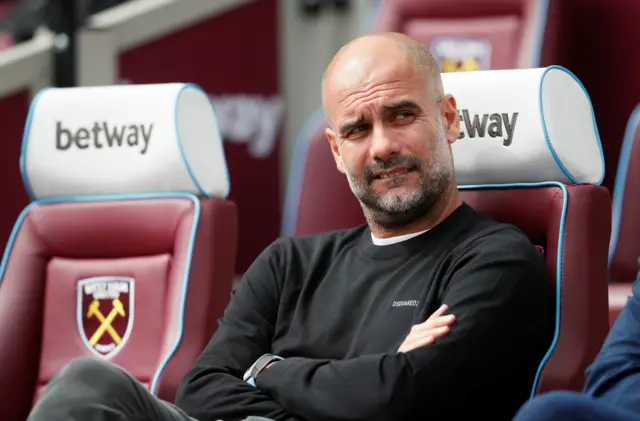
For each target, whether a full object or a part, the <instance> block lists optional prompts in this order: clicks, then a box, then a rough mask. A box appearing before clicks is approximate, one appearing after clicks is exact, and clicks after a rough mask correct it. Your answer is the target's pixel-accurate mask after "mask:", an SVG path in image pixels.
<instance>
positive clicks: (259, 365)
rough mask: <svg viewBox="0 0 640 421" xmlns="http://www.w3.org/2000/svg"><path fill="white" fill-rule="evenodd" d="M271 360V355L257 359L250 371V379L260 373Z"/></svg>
mask: <svg viewBox="0 0 640 421" xmlns="http://www.w3.org/2000/svg"><path fill="white" fill-rule="evenodd" d="M272 359H273V355H271V354H265V355H263V356H262V357H260V358H258V361H256V363H255V364H254V365H253V369H252V370H251V377H253V378H255V377H256V375H257V374H258V373H259V372H260V371H262V369H263V368H264V366H265V365H267V364H268V363H269V362H270V361H271V360H272Z"/></svg>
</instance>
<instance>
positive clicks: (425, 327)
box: [398, 304, 456, 353]
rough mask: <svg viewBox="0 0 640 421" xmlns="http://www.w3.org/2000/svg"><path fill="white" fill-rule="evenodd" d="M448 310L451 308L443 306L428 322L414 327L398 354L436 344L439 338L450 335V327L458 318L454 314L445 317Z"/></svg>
mask: <svg viewBox="0 0 640 421" xmlns="http://www.w3.org/2000/svg"><path fill="white" fill-rule="evenodd" d="M447 308H449V307H447V305H446V304H443V305H442V306H440V308H439V309H438V310H436V311H435V312H434V313H433V314H432V315H431V317H429V318H428V319H427V321H426V322H424V323H420V324H418V325H413V326H412V327H411V331H410V332H409V335H408V336H407V337H406V339H405V340H404V342H402V345H400V348H398V353H401V352H409V351H411V350H413V349H416V348H420V347H423V346H426V345H430V344H432V343H433V342H435V340H436V339H437V338H439V337H441V336H444V335H446V334H447V333H449V326H450V325H451V323H453V322H454V320H455V319H456V316H454V315H453V314H448V315H446V316H443V314H444V312H445V311H447Z"/></svg>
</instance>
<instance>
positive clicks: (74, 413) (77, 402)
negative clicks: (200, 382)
mask: <svg viewBox="0 0 640 421" xmlns="http://www.w3.org/2000/svg"><path fill="white" fill-rule="evenodd" d="M1 418H2V417H0V419H1ZM76 420H77V421H87V420H91V421H196V420H194V419H193V418H191V417H189V416H188V415H187V414H186V413H185V412H184V411H182V410H181V409H180V408H178V407H177V406H175V405H172V404H170V403H168V402H165V401H162V400H160V399H158V398H156V397H155V396H153V395H152V394H151V393H149V392H148V391H147V389H145V387H144V386H142V384H140V383H139V382H138V381H137V380H136V379H134V378H133V377H131V375H129V373H127V372H126V371H124V370H123V369H121V368H120V367H118V366H116V365H114V364H111V363H108V362H106V361H103V360H100V359H96V358H78V359H75V360H73V361H71V362H70V363H69V364H67V365H66V366H65V367H64V368H63V369H62V370H60V372H59V373H58V374H57V375H56V377H55V378H54V379H53V380H51V382H50V383H49V384H48V385H47V387H46V389H45V391H44V393H43V394H42V396H41V397H40V399H38V402H37V403H36V405H35V406H34V408H33V410H32V411H31V414H30V415H29V418H28V419H27V421H76ZM250 420H255V421H258V420H266V418H259V417H249V418H247V420H246V421H250Z"/></svg>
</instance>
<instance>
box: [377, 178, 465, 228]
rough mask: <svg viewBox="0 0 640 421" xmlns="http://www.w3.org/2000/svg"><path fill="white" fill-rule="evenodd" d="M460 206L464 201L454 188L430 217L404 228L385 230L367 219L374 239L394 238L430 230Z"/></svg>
mask: <svg viewBox="0 0 640 421" xmlns="http://www.w3.org/2000/svg"><path fill="white" fill-rule="evenodd" d="M460 205H462V199H460V194H459V193H458V189H457V188H456V187H454V189H453V191H452V192H451V193H450V194H445V195H444V196H443V197H442V199H441V200H440V202H438V204H436V206H434V208H433V209H432V211H431V212H429V214H428V215H425V217H424V218H423V219H419V220H417V221H414V222H411V223H410V224H407V225H404V226H402V227H397V228H385V227H381V226H379V225H377V224H375V223H374V222H372V221H371V218H367V219H369V227H370V229H371V233H372V234H373V236H374V237H376V238H392V237H398V236H401V235H407V234H413V233H417V232H423V231H426V230H429V229H431V228H433V227H435V226H436V225H438V224H439V223H440V222H442V221H444V220H445V219H447V217H448V216H449V215H451V214H452V213H453V211H455V210H456V209H458V207H460Z"/></svg>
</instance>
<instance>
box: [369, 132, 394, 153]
mask: <svg viewBox="0 0 640 421" xmlns="http://www.w3.org/2000/svg"><path fill="white" fill-rule="evenodd" d="M370 145H371V148H370V154H371V159H373V160H385V159H387V158H389V157H390V156H392V155H395V154H397V153H398V142H395V141H394V140H393V137H392V136H390V133H389V131H388V130H385V128H384V126H382V127H374V129H373V132H372V133H371V143H370Z"/></svg>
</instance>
